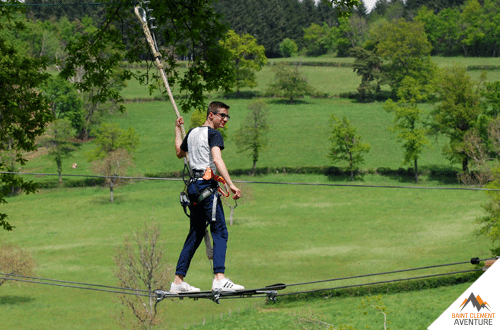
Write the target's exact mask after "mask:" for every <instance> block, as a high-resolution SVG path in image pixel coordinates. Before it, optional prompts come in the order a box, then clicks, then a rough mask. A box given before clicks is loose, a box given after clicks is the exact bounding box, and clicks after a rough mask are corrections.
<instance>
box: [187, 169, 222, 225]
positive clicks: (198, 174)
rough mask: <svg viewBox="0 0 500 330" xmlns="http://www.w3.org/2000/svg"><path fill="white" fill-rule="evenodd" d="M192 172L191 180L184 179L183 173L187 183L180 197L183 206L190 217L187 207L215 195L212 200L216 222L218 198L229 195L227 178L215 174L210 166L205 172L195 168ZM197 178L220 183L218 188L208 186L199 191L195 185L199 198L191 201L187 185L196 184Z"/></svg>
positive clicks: (213, 217)
mask: <svg viewBox="0 0 500 330" xmlns="http://www.w3.org/2000/svg"><path fill="white" fill-rule="evenodd" d="M192 173H193V176H192V177H190V179H189V181H186V180H184V173H183V180H184V183H185V187H184V190H183V191H182V192H181V193H180V196H179V199H180V203H181V206H182V208H183V209H184V213H185V214H186V215H187V216H188V217H190V214H188V212H187V209H188V208H189V207H190V206H194V205H196V204H199V203H201V202H202V201H204V200H205V199H207V198H208V197H210V196H212V195H214V199H213V202H212V218H211V220H212V222H215V220H216V213H217V200H218V198H219V197H220V196H224V197H228V196H229V189H228V187H227V183H226V180H224V178H223V177H221V176H219V175H216V174H214V172H213V170H212V169H211V168H210V167H207V169H206V170H205V172H203V171H197V170H193V171H192ZM197 180H205V181H210V180H214V181H216V182H217V183H218V185H217V188H215V187H207V188H205V189H203V190H201V191H198V188H197V187H196V185H195V188H196V191H197V198H196V199H195V200H194V201H191V200H190V198H189V196H188V193H187V186H188V184H194V181H197ZM220 184H222V185H223V187H224V190H222V187H221V186H220Z"/></svg>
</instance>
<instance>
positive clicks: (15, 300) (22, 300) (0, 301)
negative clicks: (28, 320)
mask: <svg viewBox="0 0 500 330" xmlns="http://www.w3.org/2000/svg"><path fill="white" fill-rule="evenodd" d="M33 300H35V299H34V298H32V297H25V296H0V306H3V305H20V304H26V303H30V302H32V301H33Z"/></svg>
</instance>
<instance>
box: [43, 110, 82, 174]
mask: <svg viewBox="0 0 500 330" xmlns="http://www.w3.org/2000/svg"><path fill="white" fill-rule="evenodd" d="M73 136H74V133H73V129H72V127H71V123H70V122H69V120H67V119H57V120H55V121H54V122H53V123H51V124H50V125H49V126H48V129H47V133H46V134H45V135H44V136H43V137H42V142H41V145H42V146H45V147H46V148H48V150H49V157H52V158H53V159H54V161H55V162H56V166H57V173H58V174H59V183H62V162H63V160H64V159H65V158H68V157H69V156H70V155H71V153H72V152H73V151H75V150H76V148H75V146H74V145H73V143H72V142H71V139H72V138H73Z"/></svg>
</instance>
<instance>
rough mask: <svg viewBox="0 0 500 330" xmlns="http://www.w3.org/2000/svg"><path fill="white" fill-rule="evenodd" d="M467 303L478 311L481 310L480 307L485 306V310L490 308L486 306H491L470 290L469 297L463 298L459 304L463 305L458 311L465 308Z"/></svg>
mask: <svg viewBox="0 0 500 330" xmlns="http://www.w3.org/2000/svg"><path fill="white" fill-rule="evenodd" d="M469 303H471V304H472V306H473V307H474V308H476V309H477V311H478V312H479V311H481V309H483V308H486V309H487V310H490V309H489V308H488V307H490V308H491V306H490V305H489V304H488V303H487V302H486V301H483V299H481V297H480V296H479V295H477V296H474V293H473V292H471V294H470V296H469V298H467V299H465V300H464V302H463V303H462V305H460V307H462V306H463V307H462V309H461V310H460V311H462V310H463V309H464V308H465V306H467V305H468V304H469ZM490 312H491V311H490Z"/></svg>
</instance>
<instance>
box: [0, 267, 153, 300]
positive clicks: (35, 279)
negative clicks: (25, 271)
mask: <svg viewBox="0 0 500 330" xmlns="http://www.w3.org/2000/svg"><path fill="white" fill-rule="evenodd" d="M0 275H1V276H3V277H0V279H3V280H12V281H18V282H27V283H35V284H45V285H54V286H60V287H67V288H75V289H85V290H96V291H104V292H112V293H121V294H133V295H138V296H148V297H150V296H152V295H151V293H150V291H148V290H140V289H131V288H123V287H115V286H109V285H101V284H90V283H82V282H72V281H64V280H56V279H49V278H42V277H33V276H24V275H17V274H7V273H1V272H0ZM17 277H19V278H17ZM50 282H56V283H50ZM59 283H65V284H59ZM70 284H76V285H70ZM77 285H79V286H77ZM101 288H107V289H116V290H125V291H115V290H107V289H101ZM127 291H128V292H127ZM142 292H144V293H142Z"/></svg>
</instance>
